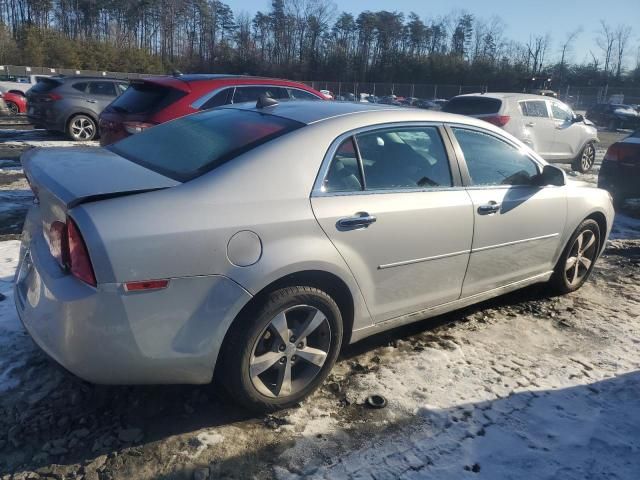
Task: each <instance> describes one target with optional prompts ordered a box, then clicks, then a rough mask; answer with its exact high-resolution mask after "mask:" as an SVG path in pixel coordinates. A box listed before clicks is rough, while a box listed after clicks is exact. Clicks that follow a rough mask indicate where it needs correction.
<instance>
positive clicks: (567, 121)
mask: <svg viewBox="0 0 640 480" xmlns="http://www.w3.org/2000/svg"><path fill="white" fill-rule="evenodd" d="M550 104H551V115H552V117H553V121H554V123H555V128H556V130H555V132H556V133H555V137H554V142H553V144H554V149H555V150H556V151H557V152H558V158H562V159H574V158H575V157H576V156H578V153H580V149H581V148H582V147H583V139H584V129H583V125H584V124H583V123H582V122H580V123H575V122H574V121H573V118H574V116H575V115H574V114H573V112H572V111H571V110H570V109H569V108H568V107H567V106H565V105H563V104H562V103H559V102H554V101H550Z"/></svg>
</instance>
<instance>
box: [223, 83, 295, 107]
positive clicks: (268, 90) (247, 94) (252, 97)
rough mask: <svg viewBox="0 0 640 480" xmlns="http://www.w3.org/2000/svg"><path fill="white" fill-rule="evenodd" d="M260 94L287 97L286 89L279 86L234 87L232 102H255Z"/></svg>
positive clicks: (280, 97) (278, 97)
mask: <svg viewBox="0 0 640 480" xmlns="http://www.w3.org/2000/svg"><path fill="white" fill-rule="evenodd" d="M261 95H266V96H267V97H270V98H276V99H282V98H289V94H288V93H287V91H286V90H285V89H284V88H281V87H268V86H264V87H236V91H235V93H234V94H233V103H243V102H256V101H257V100H258V97H260V96H261Z"/></svg>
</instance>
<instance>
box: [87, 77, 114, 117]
mask: <svg viewBox="0 0 640 480" xmlns="http://www.w3.org/2000/svg"><path fill="white" fill-rule="evenodd" d="M116 97H117V93H116V86H115V84H114V83H113V82H111V81H108V80H98V81H90V82H89V85H88V87H87V96H86V98H85V101H86V102H87V108H90V109H91V110H93V111H94V112H96V113H98V114H99V113H100V112H102V110H104V109H105V107H106V106H107V105H109V104H110V103H111V102H112V101H113V99H114V98H116Z"/></svg>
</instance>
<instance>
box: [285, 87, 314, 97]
mask: <svg viewBox="0 0 640 480" xmlns="http://www.w3.org/2000/svg"><path fill="white" fill-rule="evenodd" d="M288 90H289V96H290V97H291V98H293V99H295V100H320V99H319V98H318V97H316V96H315V95H314V94H313V93H311V92H307V91H305V90H298V89H297V88H289V89H288Z"/></svg>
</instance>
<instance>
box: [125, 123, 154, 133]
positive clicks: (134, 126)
mask: <svg viewBox="0 0 640 480" xmlns="http://www.w3.org/2000/svg"><path fill="white" fill-rule="evenodd" d="M154 125H155V124H154V123H148V122H122V126H123V127H124V129H125V130H126V132H127V133H130V134H131V135H135V134H136V133H141V132H144V131H145V130H146V129H147V128H151V127H153V126H154Z"/></svg>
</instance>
